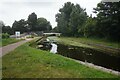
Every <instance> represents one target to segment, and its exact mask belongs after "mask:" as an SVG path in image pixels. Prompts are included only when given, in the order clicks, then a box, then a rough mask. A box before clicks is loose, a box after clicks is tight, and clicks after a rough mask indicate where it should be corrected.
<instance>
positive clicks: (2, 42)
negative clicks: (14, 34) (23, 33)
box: [0, 38, 22, 46]
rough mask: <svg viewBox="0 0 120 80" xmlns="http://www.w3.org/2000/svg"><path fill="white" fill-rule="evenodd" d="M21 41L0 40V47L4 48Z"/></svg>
mask: <svg viewBox="0 0 120 80" xmlns="http://www.w3.org/2000/svg"><path fill="white" fill-rule="evenodd" d="M21 40H22V39H15V38H7V39H2V40H0V46H6V45H8V44H12V43H15V42H18V41H21Z"/></svg>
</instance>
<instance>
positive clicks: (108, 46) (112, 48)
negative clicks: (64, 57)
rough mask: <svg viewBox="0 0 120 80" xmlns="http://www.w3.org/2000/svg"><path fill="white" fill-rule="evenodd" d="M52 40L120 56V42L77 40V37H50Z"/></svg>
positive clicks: (89, 39)
mask: <svg viewBox="0 0 120 80" xmlns="http://www.w3.org/2000/svg"><path fill="white" fill-rule="evenodd" d="M49 39H51V40H56V41H57V42H60V43H62V44H68V45H74V46H80V47H89V48H94V49H97V50H100V51H107V52H110V53H113V55H114V54H115V55H120V54H119V50H118V49H120V42H110V41H107V40H104V39H95V38H83V37H82V38H75V37H60V38H56V37H50V38H49Z"/></svg>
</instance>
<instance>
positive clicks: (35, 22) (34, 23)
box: [0, 12, 52, 34]
mask: <svg viewBox="0 0 120 80" xmlns="http://www.w3.org/2000/svg"><path fill="white" fill-rule="evenodd" d="M0 27H2V33H8V34H14V33H15V31H20V32H21V33H24V32H31V31H44V32H49V31H50V30H52V26H51V23H50V22H49V21H47V19H45V18H43V17H40V18H37V15H36V14H35V13H34V12H33V13H31V14H30V15H29V16H28V19H27V20H25V19H21V20H19V21H16V20H15V21H14V23H13V24H12V27H10V26H5V24H4V22H2V21H0Z"/></svg>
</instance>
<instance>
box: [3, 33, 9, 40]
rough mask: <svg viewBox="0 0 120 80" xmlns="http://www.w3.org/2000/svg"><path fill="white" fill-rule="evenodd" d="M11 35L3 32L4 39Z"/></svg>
mask: <svg viewBox="0 0 120 80" xmlns="http://www.w3.org/2000/svg"><path fill="white" fill-rule="evenodd" d="M9 37H10V35H9V34H8V33H2V38H3V39H7V38H9Z"/></svg>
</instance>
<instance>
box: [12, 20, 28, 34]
mask: <svg viewBox="0 0 120 80" xmlns="http://www.w3.org/2000/svg"><path fill="white" fill-rule="evenodd" d="M26 25H27V22H26V21H25V20H24V19H21V20H19V21H15V22H14V23H13V25H12V29H13V30H14V32H15V31H20V32H21V33H24V32H27V31H28V29H27V27H26Z"/></svg>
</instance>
